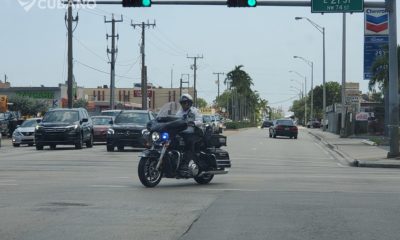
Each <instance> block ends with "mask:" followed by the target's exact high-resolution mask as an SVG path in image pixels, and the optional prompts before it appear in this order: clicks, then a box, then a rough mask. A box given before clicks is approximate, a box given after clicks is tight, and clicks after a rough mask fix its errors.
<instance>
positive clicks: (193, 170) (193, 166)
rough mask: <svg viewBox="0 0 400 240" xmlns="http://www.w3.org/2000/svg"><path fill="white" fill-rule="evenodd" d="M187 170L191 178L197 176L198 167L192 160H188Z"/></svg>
mask: <svg viewBox="0 0 400 240" xmlns="http://www.w3.org/2000/svg"><path fill="white" fill-rule="evenodd" d="M189 170H190V171H191V173H192V175H193V176H197V175H198V174H199V166H197V164H196V163H195V162H194V161H193V160H190V162H189Z"/></svg>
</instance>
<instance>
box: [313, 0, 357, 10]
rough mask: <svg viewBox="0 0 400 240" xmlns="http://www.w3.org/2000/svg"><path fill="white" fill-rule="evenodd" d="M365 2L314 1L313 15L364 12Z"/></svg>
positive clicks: (352, 0) (353, 0)
mask: <svg viewBox="0 0 400 240" xmlns="http://www.w3.org/2000/svg"><path fill="white" fill-rule="evenodd" d="M363 11H364V0H312V1H311V12H313V13H344V12H363Z"/></svg>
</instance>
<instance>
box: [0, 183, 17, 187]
mask: <svg viewBox="0 0 400 240" xmlns="http://www.w3.org/2000/svg"><path fill="white" fill-rule="evenodd" d="M18 185H19V184H16V183H0V186H18Z"/></svg>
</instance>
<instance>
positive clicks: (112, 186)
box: [90, 185, 129, 188]
mask: <svg viewBox="0 0 400 240" xmlns="http://www.w3.org/2000/svg"><path fill="white" fill-rule="evenodd" d="M90 187H95V188H127V187H129V186H122V185H90Z"/></svg>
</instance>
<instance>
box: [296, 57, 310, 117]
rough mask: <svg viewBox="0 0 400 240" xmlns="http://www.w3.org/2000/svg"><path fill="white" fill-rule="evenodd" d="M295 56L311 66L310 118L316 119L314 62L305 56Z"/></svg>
mask: <svg viewBox="0 0 400 240" xmlns="http://www.w3.org/2000/svg"><path fill="white" fill-rule="evenodd" d="M293 58H298V59H301V60H303V61H304V62H305V63H306V64H307V65H308V66H310V67H311V110H310V118H311V120H314V112H313V111H314V63H313V62H312V61H310V60H307V59H305V58H303V57H299V56H293Z"/></svg>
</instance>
